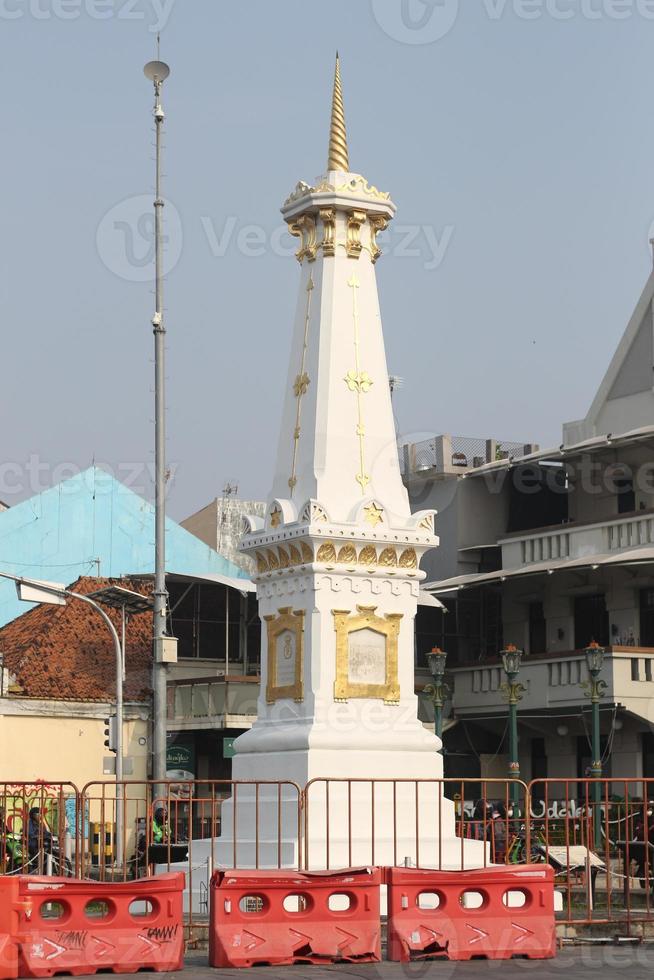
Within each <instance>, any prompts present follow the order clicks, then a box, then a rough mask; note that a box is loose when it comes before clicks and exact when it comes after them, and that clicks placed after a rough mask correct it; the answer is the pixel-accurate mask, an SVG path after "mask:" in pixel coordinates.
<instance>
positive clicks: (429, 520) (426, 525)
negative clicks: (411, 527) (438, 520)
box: [418, 514, 434, 531]
mask: <svg viewBox="0 0 654 980" xmlns="http://www.w3.org/2000/svg"><path fill="white" fill-rule="evenodd" d="M418 527H419V528H421V529H422V530H423V531H433V530H434V515H433V514H428V515H427V516H426V517H423V519H422V520H421V521H420V523H419V524H418Z"/></svg>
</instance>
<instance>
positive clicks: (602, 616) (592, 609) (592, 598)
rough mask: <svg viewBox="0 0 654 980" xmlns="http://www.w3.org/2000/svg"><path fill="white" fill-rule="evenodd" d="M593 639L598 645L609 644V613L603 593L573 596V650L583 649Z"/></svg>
mask: <svg viewBox="0 0 654 980" xmlns="http://www.w3.org/2000/svg"><path fill="white" fill-rule="evenodd" d="M592 640H595V642H596V643H599V644H600V646H604V647H605V646H608V645H609V614H608V612H607V610H606V598H605V596H603V595H578V596H576V597H575V650H583V649H584V648H585V647H587V646H588V644H589V643H590V642H591V641H592Z"/></svg>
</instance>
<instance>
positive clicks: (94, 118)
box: [0, 0, 654, 519]
mask: <svg viewBox="0 0 654 980" xmlns="http://www.w3.org/2000/svg"><path fill="white" fill-rule="evenodd" d="M157 24H158V26H160V28H161V55H162V57H163V58H164V59H165V60H166V61H168V62H169V63H170V65H171V68H172V74H171V77H170V79H169V80H168V81H167V82H166V87H165V96H164V105H165V109H166V113H167V120H166V149H165V154H166V156H165V173H166V178H165V185H164V190H165V194H166V197H167V199H168V200H169V201H170V206H169V208H168V209H167V218H168V225H167V233H168V237H169V242H168V253H167V258H168V260H169V265H170V266H171V270H170V272H169V275H168V278H167V282H166V307H167V326H168V366H167V375H168V405H169V414H168V436H169V438H168V454H169V459H170V464H171V469H172V480H171V491H170V498H169V512H170V514H171V516H173V517H175V518H177V519H182V518H183V517H185V516H188V515H189V514H190V513H192V512H193V511H195V510H197V509H199V508H200V507H202V506H203V505H204V504H205V503H207V502H208V501H209V500H210V499H212V498H213V497H214V496H216V495H217V494H219V493H220V490H221V488H222V486H223V484H224V483H225V481H226V480H228V479H229V480H232V481H234V480H235V481H237V482H238V484H239V488H240V495H241V496H243V497H260V496H261V495H265V494H266V493H267V491H268V489H269V484H270V481H271V477H272V469H273V455H274V452H275V449H276V443H277V430H278V425H279V416H280V411H281V398H282V389H283V386H284V384H285V377H286V364H287V358H288V353H289V344H290V331H291V324H292V317H293V312H294V306H295V298H296V296H295V294H296V288H297V282H298V275H299V267H298V266H297V263H296V262H295V260H294V259H293V258H292V257H289V254H290V252H291V250H292V243H291V242H290V240H289V239H288V238H286V237H285V236H284V235H283V234H282V226H281V217H280V214H279V207H280V205H281V203H282V202H283V200H284V198H285V197H286V196H287V194H288V192H289V191H290V190H291V189H292V188H293V187H294V185H295V183H296V182H297V181H298V179H306V180H313V178H314V177H316V176H317V175H318V174H320V173H321V172H322V171H323V170H324V167H325V163H326V146H327V131H328V116H329V100H330V89H331V79H332V72H333V58H334V52H335V49H336V48H338V49H339V50H340V53H341V61H342V73H343V84H344V93H345V104H346V114H347V122H348V130H349V141H350V164H351V167H352V169H353V170H355V171H358V172H361V173H363V174H365V176H366V177H367V178H368V179H369V180H370V181H371V182H372V183H374V184H376V185H377V186H379V187H381V188H382V189H385V190H390V191H391V193H392V196H393V198H394V200H395V202H396V204H397V205H398V215H397V218H396V221H395V228H394V230H393V231H392V232H391V233H390V238H389V241H388V243H387V247H386V254H385V255H384V256H383V258H382V259H381V260H380V262H379V263H378V266H377V269H378V279H379V286H380V293H381V302H382V314H383V320H384V328H385V336H386V346H387V354H388V362H389V369H390V371H391V372H392V373H395V374H397V375H400V376H401V377H402V378H403V379H404V386H403V387H402V388H401V390H400V391H399V392H398V393H397V395H396V402H395V404H396V412H397V416H398V421H399V425H400V429H401V431H402V432H403V433H405V434H407V435H408V436H409V437H411V436H412V435H416V437H417V438H420V437H423V436H426V435H429V434H431V433H436V432H451V433H456V434H461V435H468V436H482V437H491V436H492V437H494V438H498V439H515V440H524V441H537V442H540V443H541V444H545V445H550V444H558V442H559V441H560V434H561V423H562V422H563V421H565V420H569V419H574V418H579V417H581V416H583V415H584V414H585V412H586V410H587V408H588V406H589V404H590V402H591V400H592V397H593V394H594V392H595V389H596V387H597V385H598V383H599V381H600V379H601V377H602V374H603V372H604V370H605V367H606V365H607V363H608V359H609V357H610V356H611V354H612V352H613V350H614V348H615V346H616V344H617V342H618V339H619V337H620V335H621V333H622V330H623V328H624V326H625V324H626V321H627V319H628V317H629V315H630V314H631V311H632V309H633V307H634V305H635V303H636V300H637V299H638V295H639V292H640V289H641V287H642V285H643V283H644V281H645V278H646V276H647V274H648V271H649V269H650V268H651V258H650V252H649V247H648V238H649V236H650V226H651V225H652V222H653V221H654V103H653V101H652V95H651V93H652V91H653V87H654V58H653V54H654V3H653V2H651V0H465V3H464V2H463V0H462V2H461V3H460V4H457V2H456V0H429V2H427V0H356V2H354V0H331V2H330V3H324V2H320V3H318V2H315V0H275V2H273V0H115V2H113V3H112V2H111V0H0V45H1V48H0V52H1V64H2V73H3V81H4V85H3V94H4V97H3V100H2V110H1V115H2V145H3V153H2V168H3V180H2V207H1V209H0V214H1V220H0V250H1V257H2V266H1V268H2V277H1V279H0V283H1V292H0V299H1V309H2V323H3V330H2V336H3V356H2V358H1V359H0V372H1V373H0V386H1V387H0V391H1V395H0V397H1V399H2V423H3V425H2V442H1V443H0V446H1V449H0V499H4V500H6V501H7V502H8V503H14V502H17V501H18V500H19V499H22V498H24V497H26V496H29V495H30V494H31V493H32V492H35V491H37V490H38V489H45V488H46V487H47V486H49V485H51V484H52V482H54V481H56V480H57V479H59V478H62V477H65V476H66V475H69V474H70V472H72V470H73V469H74V468H75V467H77V468H79V467H84V466H87V465H89V464H90V463H91V462H92V461H93V459H95V460H96V462H98V463H103V464H106V465H108V466H109V467H110V468H111V469H112V470H113V472H114V473H115V474H116V475H117V476H118V478H119V479H123V480H124V481H125V482H128V483H130V484H131V485H132V486H134V487H135V489H138V490H139V491H140V492H142V493H144V494H145V495H146V496H151V493H152V487H151V479H150V476H149V468H151V466H152V462H153V456H152V453H151V444H152V440H153V428H152V417H153V410H152V398H153V395H152V376H153V364H152V333H151V325H150V318H151V315H152V309H153V305H152V304H153V297H152V293H151V283H150V282H148V281H147V277H148V276H149V275H150V271H151V267H150V266H149V265H148V264H147V259H148V240H147V234H148V229H149V223H148V218H147V214H148V211H149V206H150V203H149V202H150V199H151V196H152V186H153V177H152V174H153V149H152V142H153V135H152V125H151V122H152V119H151V105H152V91H151V87H150V84H149V83H148V82H146V80H145V78H144V77H143V73H142V66H143V64H144V62H145V61H147V60H149V59H150V58H152V57H154V56H155V41H154V33H153V28H155V27H156V26H157ZM142 195H146V198H145V205H144V201H143V199H142ZM144 215H145V217H143V216H144Z"/></svg>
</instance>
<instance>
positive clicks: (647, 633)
mask: <svg viewBox="0 0 654 980" xmlns="http://www.w3.org/2000/svg"><path fill="white" fill-rule="evenodd" d="M640 643H641V645H642V646H644V647H654V589H641V590H640Z"/></svg>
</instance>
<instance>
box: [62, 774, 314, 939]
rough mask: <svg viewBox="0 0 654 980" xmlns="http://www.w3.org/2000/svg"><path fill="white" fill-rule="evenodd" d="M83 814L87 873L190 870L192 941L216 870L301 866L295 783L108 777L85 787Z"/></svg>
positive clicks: (100, 876) (103, 876)
mask: <svg viewBox="0 0 654 980" xmlns="http://www.w3.org/2000/svg"><path fill="white" fill-rule="evenodd" d="M80 812H81V813H83V814H84V819H83V821H82V822H81V823H80V825H79V828H78V851H79V853H80V859H79V864H80V868H81V872H82V875H83V876H84V877H92V878H95V879H97V880H100V881H107V880H109V881H116V880H129V879H133V878H138V877H141V876H143V875H151V874H153V873H161V872H164V871H171V870H173V871H184V872H185V874H186V890H185V892H184V912H185V915H186V923H187V930H188V938H189V940H191V941H192V940H193V939H194V936H195V931H196V929H195V927H196V926H197V924H198V923H200V922H202V921H206V919H207V916H208V895H209V882H210V879H211V874H212V872H213V869H214V867H234V868H253V869H256V868H260V867H266V868H283V867H286V868H293V869H296V868H299V867H300V862H301V854H302V840H301V833H302V819H301V813H302V791H301V790H300V788H299V787H298V786H297V785H296V784H295V783H292V782H288V781H252V782H248V781H235V780H199V779H198V780H193V781H179V780H175V781H165V782H158V781H157V782H155V781H153V780H150V781H147V782H144V781H138V780H125V781H123V782H121V783H116V781H115V780H106V781H101V782H93V783H88V784H87V785H86V786H84V787H83V789H82V791H81V793H80ZM98 841H99V842H100V843H99V844H98Z"/></svg>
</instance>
